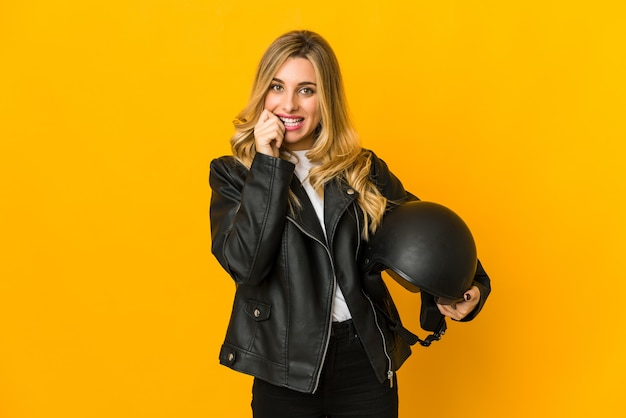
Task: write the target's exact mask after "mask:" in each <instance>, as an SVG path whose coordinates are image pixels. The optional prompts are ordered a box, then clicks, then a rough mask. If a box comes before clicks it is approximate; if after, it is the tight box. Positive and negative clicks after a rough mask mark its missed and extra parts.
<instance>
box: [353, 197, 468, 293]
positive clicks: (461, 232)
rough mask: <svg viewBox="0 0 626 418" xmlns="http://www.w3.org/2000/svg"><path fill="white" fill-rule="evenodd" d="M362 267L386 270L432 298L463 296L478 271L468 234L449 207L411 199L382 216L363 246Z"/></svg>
mask: <svg viewBox="0 0 626 418" xmlns="http://www.w3.org/2000/svg"><path fill="white" fill-rule="evenodd" d="M364 263H365V271H376V270H378V271H382V270H386V271H387V273H389V275H390V276H391V277H392V278H394V279H395V280H396V281H397V282H399V283H400V284H401V285H402V286H404V287H405V288H406V289H408V290H409V291H411V292H419V291H423V292H427V293H429V294H430V295H432V296H434V297H435V300H436V302H438V303H441V304H452V303H455V302H458V301H461V300H463V296H464V294H465V292H466V291H467V290H468V289H469V288H470V287H471V285H472V282H473V280H474V275H475V273H476V266H477V256H476V245H475V242H474V238H473V236H472V233H471V232H470V230H469V228H468V226H467V225H466V224H465V222H463V220H462V219H461V218H460V217H459V216H458V215H457V214H456V213H455V212H453V211H452V210H450V209H448V208H447V207H445V206H443V205H440V204H438V203H433V202H426V201H410V202H406V203H403V204H400V205H398V206H397V207H395V208H393V209H392V210H391V211H389V212H388V213H387V214H386V215H385V217H384V218H383V221H382V224H381V225H380V227H379V229H378V230H377V231H376V233H375V234H374V235H373V236H372V237H371V239H370V241H369V245H368V247H367V249H366V250H365V257H364Z"/></svg>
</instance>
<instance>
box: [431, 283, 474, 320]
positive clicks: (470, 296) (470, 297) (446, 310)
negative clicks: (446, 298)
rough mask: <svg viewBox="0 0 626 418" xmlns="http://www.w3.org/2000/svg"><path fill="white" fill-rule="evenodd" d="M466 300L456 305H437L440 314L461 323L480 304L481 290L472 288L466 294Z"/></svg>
mask: <svg viewBox="0 0 626 418" xmlns="http://www.w3.org/2000/svg"><path fill="white" fill-rule="evenodd" d="M464 296H465V300H464V301H463V302H458V303H457V304H456V305H440V304H437V308H439V312H441V314H442V315H445V316H449V317H450V318H452V319H456V320H457V321H460V320H461V319H463V318H465V317H466V316H467V314H469V313H470V312H472V311H473V310H474V308H475V307H476V305H478V302H479V301H480V290H479V289H478V287H477V286H472V287H471V289H469V290H468V291H467V292H465V295H464Z"/></svg>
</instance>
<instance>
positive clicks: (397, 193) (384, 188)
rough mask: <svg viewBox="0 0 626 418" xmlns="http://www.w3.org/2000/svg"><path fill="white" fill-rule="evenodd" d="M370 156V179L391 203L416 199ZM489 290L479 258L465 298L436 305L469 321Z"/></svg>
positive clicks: (441, 310) (482, 304)
mask: <svg viewBox="0 0 626 418" xmlns="http://www.w3.org/2000/svg"><path fill="white" fill-rule="evenodd" d="M371 158H372V181H374V183H375V184H376V185H377V187H378V188H379V190H381V192H382V193H383V195H384V196H385V197H387V199H389V200H390V201H391V202H392V203H403V202H407V201H412V200H418V198H417V197H416V196H415V195H413V194H411V193H410V192H408V191H406V190H405V189H404V187H403V186H402V183H401V182H400V180H399V179H398V178H397V177H396V176H395V175H394V174H393V173H392V172H391V171H390V170H389V168H388V167H387V164H385V162H384V161H383V160H381V159H379V158H378V157H376V155H375V154H374V153H371ZM490 292H491V281H490V279H489V276H488V275H487V273H486V272H485V270H484V269H483V266H482V264H481V263H480V260H479V261H478V265H477V267H476V274H475V275H474V282H473V284H472V287H471V288H470V289H469V290H468V291H467V292H466V294H465V299H466V300H465V301H464V302H461V303H457V304H456V306H455V308H452V306H450V305H437V307H438V308H439V311H440V312H441V313H442V314H443V315H446V316H449V317H451V318H452V319H455V320H458V321H463V322H466V321H471V320H472V319H474V318H475V317H476V315H478V313H479V312H480V311H481V309H482V308H483V306H484V304H485V302H486V300H487V297H488V296H489V293H490Z"/></svg>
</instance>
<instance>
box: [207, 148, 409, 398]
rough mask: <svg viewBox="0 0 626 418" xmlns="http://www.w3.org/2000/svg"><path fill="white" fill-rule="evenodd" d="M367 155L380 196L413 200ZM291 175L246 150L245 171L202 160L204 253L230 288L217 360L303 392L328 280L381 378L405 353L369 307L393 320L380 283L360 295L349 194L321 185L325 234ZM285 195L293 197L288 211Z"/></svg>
mask: <svg viewBox="0 0 626 418" xmlns="http://www.w3.org/2000/svg"><path fill="white" fill-rule="evenodd" d="M364 152H369V151H364ZM370 155H371V159H372V171H371V173H372V180H373V181H374V182H375V184H376V185H377V186H378V188H379V189H380V190H381V192H382V193H383V195H384V196H386V197H387V198H388V199H389V200H392V201H396V202H397V201H404V200H407V199H411V198H414V197H412V195H410V194H409V193H407V192H406V191H405V190H404V188H403V187H402V184H401V183H400V181H399V180H398V179H397V178H396V177H395V176H394V175H393V174H392V173H391V172H390V171H389V170H388V169H387V166H386V165H385V163H384V162H383V161H382V160H379V159H378V158H376V156H375V155H374V154H373V153H370ZM293 171H294V165H293V164H292V163H290V162H288V161H285V160H282V159H278V158H272V157H269V156H267V155H263V154H257V155H256V156H255V158H254V161H253V163H252V166H251V167H250V169H249V170H248V169H247V168H245V167H244V166H242V165H241V164H239V163H238V162H237V161H236V160H235V159H234V158H233V157H221V158H218V159H216V160H213V161H212V162H211V174H210V184H211V188H212V191H213V194H212V197H211V208H210V211H211V235H212V252H213V254H214V255H215V257H216V258H217V260H218V261H219V263H220V264H221V265H222V267H223V268H224V269H225V270H226V271H227V272H228V273H229V274H230V276H231V277H232V279H233V280H234V282H235V283H236V286H237V289H236V292H235V297H234V301H233V308H232V314H231V318H230V322H229V325H228V329H227V332H226V338H225V341H224V344H223V346H222V349H221V351H220V362H221V363H222V364H224V365H225V366H228V367H231V368H232V369H234V370H237V371H240V372H243V373H247V374H251V375H253V376H256V377H258V378H261V379H263V380H265V381H268V382H270V383H272V384H274V385H278V386H284V387H288V388H290V389H293V390H297V391H301V392H307V393H312V392H313V391H314V390H315V389H316V387H317V384H318V379H319V374H320V372H321V367H322V365H323V362H324V357H325V353H326V349H327V345H328V341H329V337H330V332H331V309H332V302H333V292H334V286H335V282H336V283H337V284H338V285H339V286H340V287H341V290H342V292H343V294H344V297H345V299H346V303H347V304H348V307H349V309H350V312H351V314H352V320H353V323H354V326H355V329H356V331H357V333H358V335H359V338H360V340H361V342H362V344H363V346H364V348H365V351H366V352H367V355H368V357H369V360H370V362H371V364H372V367H373V369H374V371H375V372H376V375H377V377H378V378H379V380H380V381H381V382H383V381H384V380H385V379H387V378H388V377H389V373H388V372H389V370H392V371H395V370H397V369H398V368H399V367H400V366H401V365H402V363H403V362H404V361H405V360H406V359H407V357H408V356H409V355H410V353H411V350H410V347H409V345H408V344H407V343H406V341H404V340H403V339H402V338H401V337H400V336H399V335H398V333H396V332H394V331H393V330H392V329H391V327H390V324H389V321H388V320H387V319H386V318H385V315H380V314H379V312H378V310H377V308H375V306H379V307H383V308H384V309H385V310H386V314H387V315H388V316H389V317H390V318H392V319H393V320H395V321H397V322H399V321H400V318H399V315H398V312H397V309H396V307H395V305H394V303H393V301H392V300H391V296H390V295H389V293H388V292H387V291H386V288H385V291H383V292H382V294H380V295H377V296H376V300H374V297H372V296H369V295H368V294H366V292H364V291H363V287H362V276H363V273H362V271H361V266H362V251H363V248H364V245H363V241H362V237H361V227H362V222H363V219H362V213H361V211H360V208H359V207H358V205H357V204H356V198H357V194H356V192H355V191H354V190H352V189H351V188H350V187H349V186H348V185H347V184H346V183H344V182H342V181H339V180H337V181H332V182H329V183H328V184H327V185H326V187H325V190H324V200H325V204H324V206H325V219H324V221H325V227H326V231H327V236H328V238H327V239H326V238H325V237H324V234H323V232H322V229H321V227H320V225H319V223H318V220H317V217H316V215H315V213H314V210H313V207H312V205H311V204H310V201H309V199H308V197H307V195H306V192H305V191H304V190H303V188H302V186H301V185H300V182H299V181H298V179H297V178H296V176H295V175H293ZM290 191H291V193H294V194H295V195H296V196H297V197H298V199H299V200H300V202H301V208H300V210H296V211H295V213H294V214H291V213H290V211H289V201H288V199H289V192H290ZM383 286H384V285H383Z"/></svg>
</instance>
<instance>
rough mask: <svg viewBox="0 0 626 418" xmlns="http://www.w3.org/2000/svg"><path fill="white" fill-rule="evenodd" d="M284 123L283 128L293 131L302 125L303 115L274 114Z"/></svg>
mask: <svg viewBox="0 0 626 418" xmlns="http://www.w3.org/2000/svg"><path fill="white" fill-rule="evenodd" d="M276 116H278V118H279V119H280V120H281V122H282V123H283V124H284V125H285V130H287V131H295V130H298V129H300V128H301V127H302V126H303V125H304V117H302V116H294V115H276Z"/></svg>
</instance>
